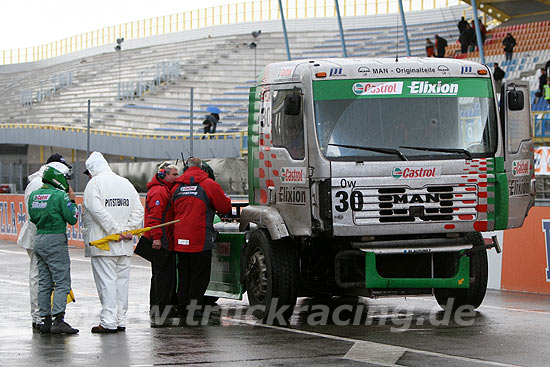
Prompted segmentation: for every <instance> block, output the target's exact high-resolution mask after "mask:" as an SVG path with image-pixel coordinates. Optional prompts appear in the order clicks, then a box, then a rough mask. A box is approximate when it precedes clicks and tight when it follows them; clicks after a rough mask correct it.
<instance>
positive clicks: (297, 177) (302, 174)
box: [279, 167, 306, 183]
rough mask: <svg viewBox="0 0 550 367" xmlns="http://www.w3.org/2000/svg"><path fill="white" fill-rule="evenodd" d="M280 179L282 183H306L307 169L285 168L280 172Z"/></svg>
mask: <svg viewBox="0 0 550 367" xmlns="http://www.w3.org/2000/svg"><path fill="white" fill-rule="evenodd" d="M279 177H280V178H281V182H282V183H305V182H306V169H305V168H294V167H283V168H281V170H280V171H279Z"/></svg>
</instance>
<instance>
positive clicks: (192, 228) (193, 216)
mask: <svg viewBox="0 0 550 367" xmlns="http://www.w3.org/2000/svg"><path fill="white" fill-rule="evenodd" d="M188 165H189V168H188V169H187V170H186V171H185V172H184V174H183V175H181V176H180V177H178V178H177V179H176V182H175V184H174V187H173V188H172V210H173V214H174V219H180V221H179V222H178V223H176V224H175V225H174V242H173V244H174V251H176V252H177V257H178V265H177V267H178V274H179V281H178V304H179V305H180V312H182V313H184V312H185V308H186V307H187V306H188V305H189V304H191V302H192V301H193V300H195V301H196V303H197V304H198V305H200V306H202V305H204V292H206V288H207V287H208V283H209V282H210V265H211V260H212V249H213V248H214V241H215V240H216V232H215V231H214V225H213V221H214V214H215V212H216V211H218V212H220V213H222V214H226V213H229V212H230V211H231V199H229V197H227V195H225V192H224V191H223V189H222V188H221V186H220V185H218V184H217V183H216V182H215V181H214V180H212V179H210V178H209V177H208V174H207V173H206V172H205V171H203V170H202V168H201V167H202V162H201V160H200V158H195V157H191V158H189V161H188Z"/></svg>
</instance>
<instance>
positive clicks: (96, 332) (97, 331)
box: [92, 325, 118, 334]
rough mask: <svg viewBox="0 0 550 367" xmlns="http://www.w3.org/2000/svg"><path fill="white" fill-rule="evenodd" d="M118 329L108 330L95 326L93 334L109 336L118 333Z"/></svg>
mask: <svg viewBox="0 0 550 367" xmlns="http://www.w3.org/2000/svg"><path fill="white" fill-rule="evenodd" d="M117 331H118V329H107V328H105V327H103V326H101V325H98V326H94V327H93V328H92V333H94V334H108V333H116V332H117Z"/></svg>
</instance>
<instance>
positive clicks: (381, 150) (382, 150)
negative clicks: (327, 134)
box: [328, 143, 408, 161]
mask: <svg viewBox="0 0 550 367" xmlns="http://www.w3.org/2000/svg"><path fill="white" fill-rule="evenodd" d="M328 145H333V146H335V147H341V148H350V149H359V150H368V151H371V152H377V153H385V154H395V155H397V156H398V157H399V158H401V160H402V161H408V159H407V157H405V154H403V153H402V152H400V151H399V150H397V149H390V148H376V147H362V146H359V145H345V144H332V143H328Z"/></svg>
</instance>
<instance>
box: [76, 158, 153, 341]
mask: <svg viewBox="0 0 550 367" xmlns="http://www.w3.org/2000/svg"><path fill="white" fill-rule="evenodd" d="M86 169H87V170H86V173H87V174H89V175H90V176H91V179H90V181H89V182H88V184H87V185H86V188H85V190H84V211H83V215H82V216H83V218H82V223H83V226H84V227H85V231H84V240H85V244H86V249H85V253H86V256H87V257H91V262H92V271H93V275H94V280H95V283H96V288H97V293H98V295H99V300H100V301H101V306H102V308H101V312H100V314H99V325H97V326H94V327H93V328H92V333H114V332H117V331H124V330H126V312H127V310H128V282H129V278H130V259H131V257H132V255H133V252H134V244H133V242H132V238H133V235H132V234H131V233H128V232H129V231H130V230H134V229H137V228H140V227H141V223H142V221H143V206H142V205H141V202H140V199H139V194H138V193H137V191H136V189H135V188H134V186H133V185H132V184H131V183H130V181H128V180H127V179H126V178H124V177H120V176H118V175H117V174H115V173H114V172H113V171H112V170H111V168H110V167H109V165H108V163H107V161H106V160H105V158H104V157H103V155H102V154H101V153H99V152H93V153H92V154H90V157H89V158H88V159H87V160H86ZM113 233H118V234H119V235H117V236H116V239H115V240H111V241H109V242H108V243H107V244H106V247H104V248H105V249H102V248H99V247H96V246H90V245H89V242H92V241H96V240H99V239H101V238H103V237H106V236H107V235H111V234H113ZM107 249H108V250H107Z"/></svg>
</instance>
